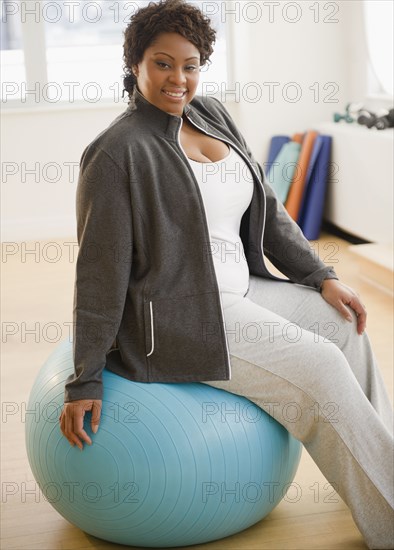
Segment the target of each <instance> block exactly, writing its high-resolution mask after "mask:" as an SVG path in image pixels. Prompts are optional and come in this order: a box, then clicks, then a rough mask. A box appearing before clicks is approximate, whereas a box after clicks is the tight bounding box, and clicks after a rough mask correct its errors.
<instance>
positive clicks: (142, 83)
mask: <svg viewBox="0 0 394 550" xmlns="http://www.w3.org/2000/svg"><path fill="white" fill-rule="evenodd" d="M199 69H200V52H199V51H198V49H197V48H196V47H195V46H194V45H193V44H192V43H191V42H189V41H188V40H187V39H186V38H184V37H183V36H181V35H180V34H178V33H174V32H170V33H161V34H159V35H158V36H157V37H156V40H155V42H154V43H153V44H151V45H150V46H149V48H147V49H146V50H145V53H144V57H143V59H142V61H141V62H140V63H139V64H138V65H135V66H134V67H133V70H134V72H135V73H136V75H137V85H138V89H139V91H140V92H141V93H142V95H143V96H144V97H145V98H146V99H147V100H148V101H149V102H150V103H153V105H155V106H156V107H158V108H159V109H161V110H162V111H165V112H166V113H169V114H171V115H178V116H182V113H183V109H184V107H185V105H186V104H187V103H190V101H191V100H192V99H193V97H194V95H195V93H196V89H197V85H198V81H199V77H200V70H199ZM171 94H172V95H171Z"/></svg>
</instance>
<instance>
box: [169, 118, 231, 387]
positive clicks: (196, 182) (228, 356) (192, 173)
mask: <svg viewBox="0 0 394 550" xmlns="http://www.w3.org/2000/svg"><path fill="white" fill-rule="evenodd" d="M193 124H194V123H193ZM194 126H197V125H196V124H194ZM181 128H182V119H181V123H180V125H179V128H178V144H179V147H180V149H181V151H182V153H183V154H184V156H185V158H186V160H187V155H186V154H185V151H184V150H183V147H182V145H181V141H180V139H179V134H180V132H181ZM197 128H200V127H199V126H197ZM200 130H202V128H200ZM203 131H204V130H203ZM204 133H207V132H204ZM209 135H212V134H209ZM213 137H216V136H213ZM187 164H188V166H189V170H190V173H191V175H192V177H193V180H194V182H195V186H196V188H197V192H198V193H199V194H200V200H201V203H203V199H202V196H201V192H200V188H199V185H198V181H197V179H196V176H195V175H194V172H193V170H192V168H191V166H190V164H189V162H188V161H187ZM202 210H203V212H204V218H205V224H206V228H207V229H208V219H207V215H206V212H205V209H204V208H203V209H202ZM208 236H209V234H208ZM211 266H212V269H213V273H214V275H215V280H216V288H217V291H218V294H219V302H220V309H221V311H222V320H223V329H224V333H225V334H226V326H225V321H224V311H223V303H222V297H221V295H220V291H219V285H218V282H217V277H216V272H215V266H214V265H213V259H212V256H211ZM224 340H225V343H226V351H227V359H228V368H229V380H231V361H230V351H229V349H228V343H227V337H226V336H225V338H224Z"/></svg>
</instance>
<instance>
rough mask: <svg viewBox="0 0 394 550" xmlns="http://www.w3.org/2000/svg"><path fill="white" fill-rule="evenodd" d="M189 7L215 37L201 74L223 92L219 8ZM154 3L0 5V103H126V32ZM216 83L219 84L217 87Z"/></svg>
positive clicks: (55, 0) (59, 0)
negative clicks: (210, 27) (136, 15)
mask: <svg viewBox="0 0 394 550" xmlns="http://www.w3.org/2000/svg"><path fill="white" fill-rule="evenodd" d="M216 2H217V10H216V9H214V8H215V2H209V3H208V4H207V3H206V2H203V1H201V2H198V1H195V0H190V3H191V4H195V5H197V6H198V7H199V8H200V9H202V10H203V11H204V6H205V5H207V6H208V7H209V9H210V12H209V13H208V12H205V13H206V15H208V16H209V17H210V19H211V21H212V25H213V27H214V28H215V30H216V31H217V40H216V43H215V45H214V49H215V51H214V54H213V55H212V56H211V65H208V66H207V67H206V68H205V67H204V68H203V69H202V70H201V73H200V85H199V89H198V90H197V93H202V90H203V86H204V83H206V82H212V83H213V88H214V89H215V88H217V91H218V92H219V90H220V83H222V82H226V81H227V59H226V26H225V25H224V23H222V21H221V19H222V18H221V17H220V3H221V0H216ZM148 3H149V0H138V1H134V2H129V1H126V0H121V1H116V0H114V1H112V0H96V1H89V2H86V1H77V2H75V1H73V2H64V1H63V0H51V1H45V2H35V1H32V0H26V1H23V0H22V1H21V2H18V3H17V2H14V1H10V0H4V1H3V3H2V23H1V25H2V36H4V38H3V39H2V42H1V57H2V66H3V68H4V69H3V71H2V86H1V100H2V102H3V105H4V104H7V106H17V105H21V106H26V105H30V106H32V107H34V106H37V105H43V104H45V105H49V104H56V103H61V102H62V103H63V104H64V103H73V102H76V103H81V102H88V103H98V102H106V103H112V102H124V103H127V101H128V98H127V94H125V97H124V98H122V91H123V57H122V56H123V31H124V29H125V28H126V26H127V23H128V21H129V20H130V16H131V15H132V14H133V13H135V11H137V10H138V9H139V8H140V7H143V6H145V5H147V4H148ZM215 83H217V85H216V86H215Z"/></svg>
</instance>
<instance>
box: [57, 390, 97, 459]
mask: <svg viewBox="0 0 394 550" xmlns="http://www.w3.org/2000/svg"><path fill="white" fill-rule="evenodd" d="M101 406H102V401H101V400H100V399H80V400H79V401H70V402H69V403H64V407H63V410H62V412H61V415H60V417H59V421H60V429H61V431H62V433H63V435H64V436H65V437H66V438H67V439H68V441H69V443H70V445H71V446H72V447H74V445H76V446H77V447H78V448H79V449H81V451H82V449H83V441H85V442H86V443H87V444H88V445H91V444H92V440H91V439H90V437H89V436H88V434H87V433H86V432H85V430H84V428H83V420H84V417H85V413H86V412H87V411H92V419H91V427H92V432H93V433H97V430H98V427H99V424H100V416H101Z"/></svg>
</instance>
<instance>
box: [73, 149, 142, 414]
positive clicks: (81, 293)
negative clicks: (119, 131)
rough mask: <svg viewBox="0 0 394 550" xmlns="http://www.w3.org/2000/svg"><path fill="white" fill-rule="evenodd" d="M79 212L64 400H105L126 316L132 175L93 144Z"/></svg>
mask: <svg viewBox="0 0 394 550" xmlns="http://www.w3.org/2000/svg"><path fill="white" fill-rule="evenodd" d="M76 213H77V235H78V243H79V252H78V257H77V262H76V274H75V287H74V309H73V352H74V355H73V359H74V366H75V373H74V374H73V375H72V376H70V377H69V378H68V380H67V382H66V387H65V402H66V403H67V402H70V401H76V400H82V399H90V400H92V399H93V400H101V399H102V382H101V373H102V370H103V369H104V367H105V364H106V354H107V352H108V350H109V349H110V348H111V345H112V343H113V342H114V339H115V337H116V335H117V332H118V328H119V325H120V322H121V319H122V315H123V309H124V304H125V299H126V293H127V288H128V284H129V279H130V271H131V261H132V248H133V234H132V218H131V199H130V187H129V177H128V174H127V173H126V172H125V171H124V170H123V169H122V168H120V167H119V166H118V165H117V164H116V163H115V162H114V161H113V160H112V158H111V157H110V156H109V155H108V154H107V153H106V152H105V151H103V150H102V149H100V148H99V147H97V146H95V145H93V146H92V145H90V146H88V147H87V148H86V149H85V151H84V153H83V155H82V159H81V166H80V174H79V180H78V187H77V194H76Z"/></svg>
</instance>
